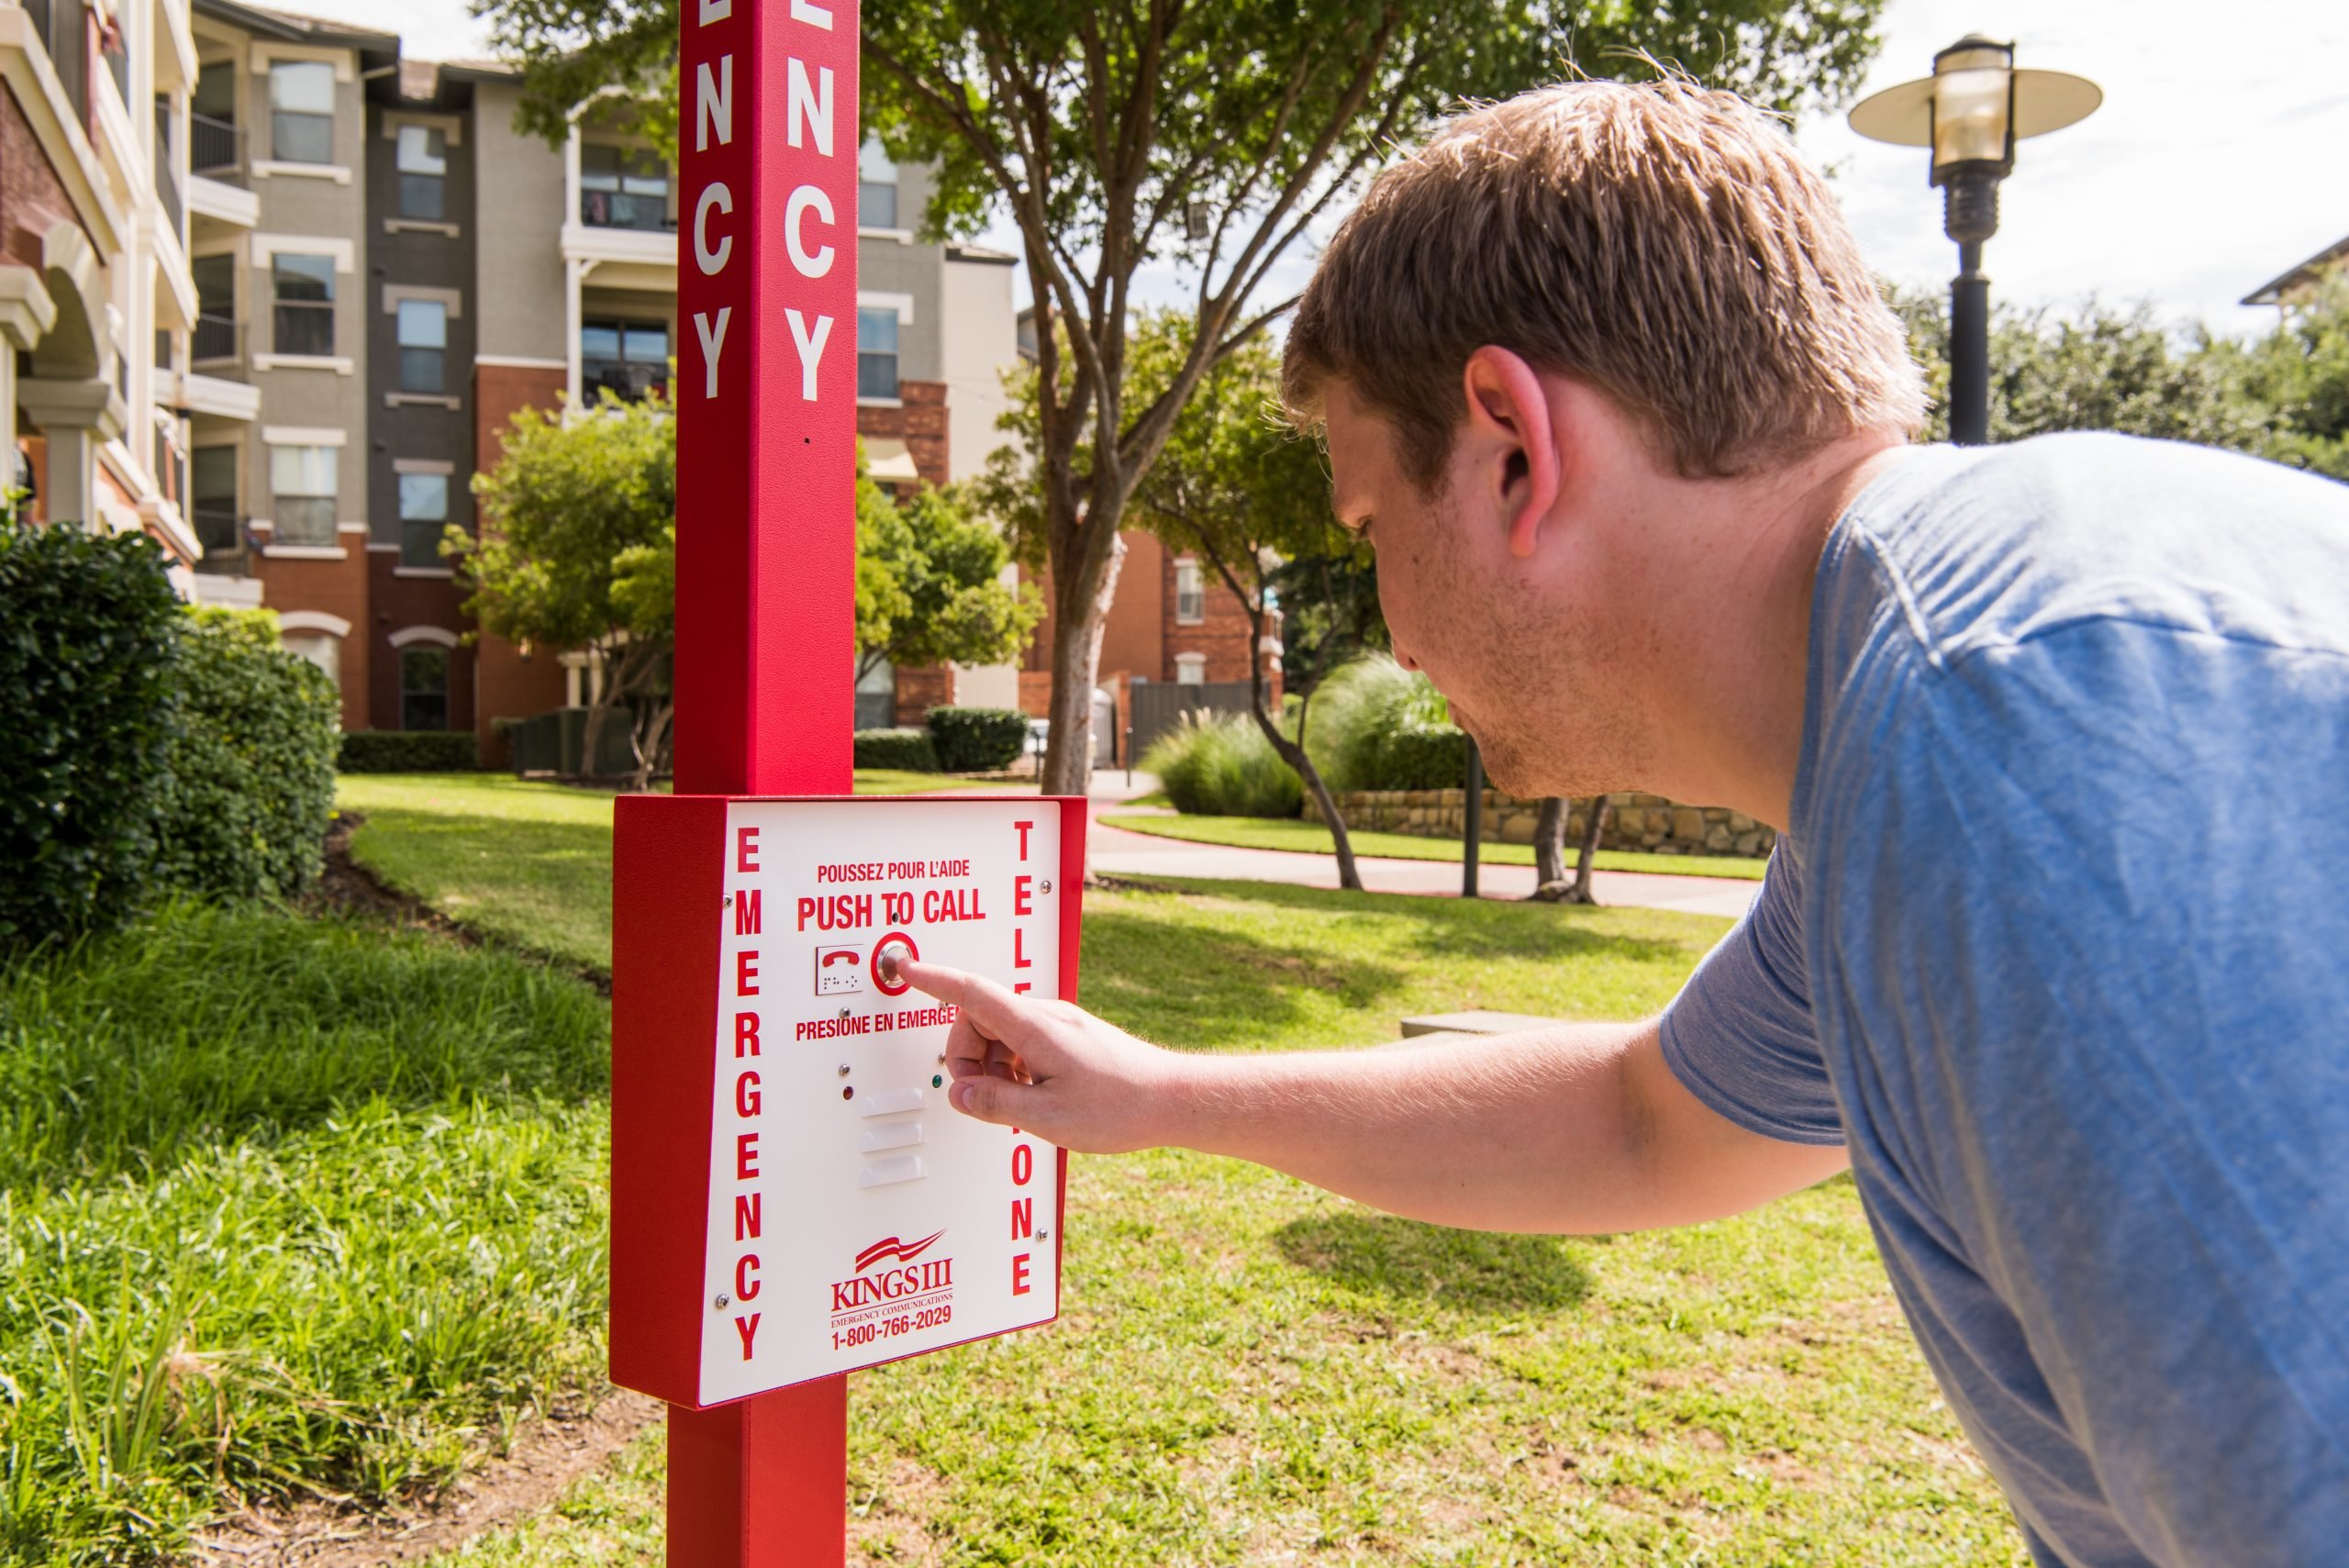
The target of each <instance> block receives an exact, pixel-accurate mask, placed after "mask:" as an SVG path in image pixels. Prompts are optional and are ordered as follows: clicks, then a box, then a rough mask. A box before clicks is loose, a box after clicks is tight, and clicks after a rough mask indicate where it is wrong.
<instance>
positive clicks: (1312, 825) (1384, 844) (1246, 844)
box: [1101, 812, 1765, 882]
mask: <svg viewBox="0 0 2349 1568" xmlns="http://www.w3.org/2000/svg"><path fill="white" fill-rule="evenodd" d="M1101 820H1102V821H1103V822H1104V823H1106V824H1108V826H1109V827H1112V828H1126V829H1128V830H1129V831H1131V832H1135V833H1155V834H1157V835H1159V836H1160V837H1161V838H1165V839H1186V840H1190V841H1191V842H1193V843H1195V844H1230V845H1234V846H1237V847H1238V848H1240V849H1243V850H1294V851H1304V852H1306V853H1308V854H1322V855H1330V854H1335V853H1336V852H1337V850H1336V847H1335V845H1334V844H1333V843H1332V842H1331V840H1330V829H1328V828H1324V827H1322V826H1321V825H1320V824H1319V823H1318V822H1301V821H1298V820H1296V819H1295V818H1286V819H1284V818H1277V817H1159V816H1153V815H1152V814H1150V813H1147V812H1121V813H1117V814H1114V815H1105V816H1104V817H1102V818H1101ZM1349 837H1350V838H1351V839H1352V840H1353V849H1354V853H1356V854H1358V855H1385V856H1388V857H1391V858H1393V859H1396V860H1405V861H1457V860H1458V859H1460V840H1457V839H1422V838H1420V837H1419V836H1418V835H1417V834H1412V833H1377V832H1371V831H1367V830H1357V831H1355V832H1353V833H1352V834H1350V835H1349ZM1477 859H1479V860H1482V861H1485V862H1488V863H1490V864H1493V865H1512V866H1530V865H1531V864H1532V863H1533V846H1532V845H1531V844H1486V846H1484V849H1483V851H1481V852H1480V853H1479V854H1478V856H1477ZM1592 863H1593V864H1594V865H1595V866H1597V867H1598V870H1600V871H1645V872H1661V873H1666V874H1669V875H1673V876H1729V877H1742V878H1744V879H1745V880H1747V881H1749V882H1759V881H1761V880H1762V868H1763V865H1764V864H1765V862H1761V861H1756V860H1746V859H1743V858H1742V857H1740V856H1736V855H1651V854H1642V853H1640V852H1638V851H1631V850H1601V851H1598V854H1597V855H1596V856H1595V857H1594V858H1593V861H1592ZM1566 865H1567V867H1568V868H1569V869H1570V870H1571V869H1572V867H1573V865H1574V856H1573V853H1572V852H1571V851H1569V852H1568V855H1567V858H1566Z"/></svg>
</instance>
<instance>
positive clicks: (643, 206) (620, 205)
mask: <svg viewBox="0 0 2349 1568" xmlns="http://www.w3.org/2000/svg"><path fill="white" fill-rule="evenodd" d="M579 221H580V222H581V223H584V224H585V225H586V226H587V227H588V228H632V229H635V230H637V231H638V232H640V233H645V234H671V235H674V234H675V233H676V232H677V226H676V223H675V222H674V220H673V219H671V217H669V192H668V187H667V185H666V184H665V183H664V184H663V185H662V189H661V190H660V191H658V192H632V191H595V190H583V191H581V192H580V193H579Z"/></svg>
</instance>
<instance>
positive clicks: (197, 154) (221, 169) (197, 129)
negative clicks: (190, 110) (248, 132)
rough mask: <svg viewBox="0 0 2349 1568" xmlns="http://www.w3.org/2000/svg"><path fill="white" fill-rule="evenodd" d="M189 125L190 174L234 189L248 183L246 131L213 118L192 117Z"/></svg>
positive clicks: (188, 119)
mask: <svg viewBox="0 0 2349 1568" xmlns="http://www.w3.org/2000/svg"><path fill="white" fill-rule="evenodd" d="M187 123H188V139H187V152H188V158H187V166H188V172H189V173H191V174H201V175H203V176H204V177H205V178H206V179H207V180H220V181H223V182H225V183H228V184H232V185H238V184H242V183H244V179H245V128H244V127H242V126H239V125H232V124H230V123H229V122H228V121H227V120H216V119H214V118H213V117H211V116H210V115H190V116H188V117H187Z"/></svg>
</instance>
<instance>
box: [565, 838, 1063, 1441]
mask: <svg viewBox="0 0 2349 1568" xmlns="http://www.w3.org/2000/svg"><path fill="white" fill-rule="evenodd" d="M613 860H614V864H613V872H614V874H613V879H612V880H613V887H614V889H615V893H614V909H613V973H614V980H615V984H614V987H613V1015H612V1191H613V1201H612V1314H611V1371H612V1378H613V1381H614V1382H616V1383H618V1384H620V1385H624V1386H626V1387H629V1388H635V1389H639V1390H640V1391H642V1392H644V1393H647V1394H651V1395H654V1396H658V1397H660V1398H662V1399H664V1400H667V1401H669V1402H670V1403H672V1404H674V1405H682V1406H685V1407H691V1408H703V1407H709V1406H713V1405H720V1404H724V1403H726V1402H728V1401H730V1400H736V1399H741V1398H744V1397H746V1396H751V1395H754V1394H760V1393H764V1392H767V1391H769V1390H772V1389H777V1388H783V1387H787V1386H789V1385H795V1384H799V1383H804V1382H807V1381H809V1380H811V1379H816V1378H820V1377H829V1376H832V1375H835V1374H837V1373H845V1372H850V1371H852V1370H854V1369H856V1368H859V1367H865V1366H872V1365H874V1364H876V1363H878V1362H886V1361H895V1360H897V1359H899V1358H901V1357H905V1356H911V1355H919V1354H922V1353H924V1352H925V1351H934V1350H941V1349H944V1348H945V1347H947V1346H949V1345H954V1344H960V1343H963V1342H964V1341H966V1340H975V1339H983V1338H985V1337H988V1336H990V1335H995V1334H1000V1333H1005V1332H1008V1331H1009V1330H1012V1329H1021V1328H1027V1327H1030V1326H1032V1325H1035V1324H1039V1323H1044V1322H1049V1321H1050V1320H1051V1319H1052V1318H1054V1317H1055V1316H1057V1315H1058V1312H1059V1303H1060V1255H1061V1245H1062V1229H1061V1221H1062V1213H1061V1210H1062V1196H1063V1187H1064V1184H1065V1173H1066V1156H1065V1154H1064V1153H1063V1151H1061V1150H1059V1149H1056V1148H1054V1147H1052V1145H1050V1144H1047V1143H1045V1142H1044V1141H1042V1140H1041V1139H1038V1138H1036V1137H1035V1136H1034V1135H1033V1134H1030V1133H1025V1132H1021V1131H1019V1130H1017V1129H1009V1128H1002V1127H996V1126H991V1125H988V1124H986V1123H983V1122H979V1121H974V1120H973V1119H972V1118H968V1117H965V1116H963V1115H962V1114H961V1113H959V1112H957V1111H955V1110H953V1109H952V1107H951V1106H949V1105H948V1103H947V1096H946V1087H947V1084H948V1082H949V1078H948V1075H947V1069H946V1062H945V1050H946V1039H947V1034H948V1032H949V1030H950V1029H951V1028H952V1024H953V1022H954V1018H955V1010H954V1008H952V1006H947V1005H945V1004H941V1003H940V1002H937V1001H935V1000H933V999H932V998H930V997H929V996H926V995H922V994H921V993H919V992H915V991H912V990H910V989H908V988H907V985H906V984H905V983H904V982H903V980H902V979H901V978H899V977H896V976H895V975H894V974H893V973H891V972H890V970H889V966H887V965H885V964H882V963H879V962H877V961H878V960H879V958H880V956H881V955H882V953H883V952H884V951H885V950H889V949H896V950H898V951H901V952H903V953H904V954H905V955H907V956H912V957H918V958H920V959H924V960H927V961H930V962H938V963H944V964H951V965H952V966H953V967H955V968H958V969H963V970H968V971H971V972H972V973H976V974H981V975H985V976H986V977H988V978H990V979H992V980H995V981H996V982H997V983H999V984H1002V985H1003V986H1004V987H1005V988H1006V989H1007V990H1010V991H1015V992H1024V993H1030V994H1032V995H1040V996H1059V997H1066V998H1070V999H1074V996H1075V994H1076V962H1077V930H1078V917H1079V913H1080V911H1079V901H1080V895H1081V889H1082V884H1083V881H1084V868H1085V801H1083V800H1081V799H1061V798H1045V797H1039V796H1035V795H1026V796H1014V797H1003V796H988V797H981V798H973V797H969V796H964V797H961V798H953V799H938V798H919V799H910V798H904V797H894V798H893V797H885V796H867V797H859V798H840V797H828V798H821V799H781V798H756V797H741V796H734V797H729V796H720V795H667V796H664V795H629V796H623V797H621V798H620V800H619V801H618V803H617V806H616V810H615V820H614V856H613Z"/></svg>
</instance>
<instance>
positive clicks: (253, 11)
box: [190, 0, 1018, 763]
mask: <svg viewBox="0 0 2349 1568" xmlns="http://www.w3.org/2000/svg"><path fill="white" fill-rule="evenodd" d="M193 3H194V6H195V20H194V47H195V59H196V69H195V72H194V73H193V74H194V79H195V85H194V88H193V96H194V103H195V117H194V119H193V122H192V131H193V140H194V146H195V168H194V169H193V170H192V176H193V177H192V179H191V181H190V187H191V196H190V206H191V208H192V209H193V211H194V213H195V229H194V231H193V234H192V237H191V242H190V244H191V249H192V250H193V252H194V256H195V261H194V274H193V276H194V287H195V295H197V296H198V304H199V306H200V308H198V309H196V310H195V311H193V312H192V315H193V316H194V317H195V321H196V328H195V339H196V341H195V346H194V350H193V354H194V358H193V361H192V365H191V369H192V372H193V373H194V374H195V378H196V379H198V380H200V381H202V382H203V383H204V385H203V386H202V387H201V388H199V389H198V390H199V392H200V394H201V395H200V396H195V397H192V398H191V401H190V410H191V415H192V418H193V425H194V432H193V441H194V453H193V462H192V469H193V473H194V479H193V481H192V483H193V484H194V495H195V506H194V516H195V529H196V532H197V534H198V535H199V536H200V537H201V542H202V553H201V558H200V559H199V560H198V561H197V562H196V563H195V564H196V573H197V576H196V584H197V587H196V591H197V593H198V595H200V596H201V597H204V598H206V599H208V600H218V601H221V602H227V603H237V604H262V605H266V606H269V607H271V608H273V609H274V610H276V611H277V612H278V614H279V617H280V624H281V626H282V627H283V628H284V633H285V637H286V640H287V642H288V645H289V646H292V647H295V648H296V649H298V650H299V651H302V652H303V653H305V654H306V656H308V657H310V658H311V659H313V660H314V661H315V662H317V663H318V664H319V665H320V666H321V667H322V668H324V669H326V670H327V671H328V673H331V674H333V675H334V676H335V677H336V679H337V680H338V682H339V683H340V687H341V690H342V695H343V723H344V727H345V728H351V729H454V730H466V729H470V730H473V732H474V733H475V734H476V736H477V737H478V738H479V740H480V742H481V747H482V752H483V755H484V760H485V761H487V762H492V763H495V762H498V761H501V760H502V757H503V752H504V747H503V742H502V739H501V738H500V737H499V735H498V734H497V732H496V729H495V720H496V719H498V718H501V717H513V718H519V717H528V716H529V715H531V714H534V713H538V712H542V711H544V710H545V709H548V708H551V707H556V706H565V705H576V704H578V703H581V702H584V701H585V700H587V699H588V698H589V697H590V696H592V695H593V692H594V686H595V682H596V678H597V673H598V672H597V670H596V666H595V661H594V659H593V658H592V657H591V656H589V655H587V654H584V653H581V652H577V651H560V650H548V649H530V648H526V647H517V646H515V645H513V644H510V643H507V642H506V641H504V640H503V639H497V638H495V637H491V636H487V635H483V636H480V637H478V638H475V637H473V636H472V635H470V634H471V633H472V632H473V629H474V628H473V626H472V624H471V622H470V620H469V619H468V617H466V616H465V615H464V613H463V608H462V594H461V593H460V592H459V590H458V588H457V585H456V584H455V583H454V582H453V581H452V579H451V573H450V571H449V569H448V567H447V565H446V564H445V562H443V561H442V559H441V557H440V550H439V545H440V538H441V535H442V532H443V530H444V529H445V528H447V527H448V526H450V525H451V524H454V525H456V526H458V527H460V528H467V529H471V528H474V527H476V526H477V519H476V517H475V516H474V511H473V495H472V488H471V479H472V476H473V474H474V473H477V472H479V471H481V470H483V469H485V468H489V467H493V466H495V463H496V462H497V461H498V459H499V457H500V456H501V455H502V451H503V433H504V432H505V431H506V429H507V428H508V425H509V422H510V420H511V418H512V417H513V415H514V414H515V413H516V412H517V411H518V410H520V409H522V408H525V407H555V406H562V405H563V404H564V403H565V402H566V401H568V402H572V403H576V404H580V405H592V404H593V403H594V402H595V401H596V397H597V396H598V395H599V394H600V393H601V392H603V391H609V392H611V393H612V394H614V395H617V396H619V397H622V398H640V397H643V396H645V395H647V394H648V393H650V392H651V391H652V390H653V389H655V388H664V387H665V385H666V383H667V380H668V376H669V364H670V361H671V360H672V358H674V356H675V354H676V353H677V342H678V337H677V182H676V179H675V178H674V170H672V169H671V168H670V167H669V166H668V165H667V164H666V163H664V162H663V161H662V160H661V158H660V157H659V156H658V155H657V154H656V153H655V152H654V151H653V150H651V148H650V147H648V146H646V145H644V144H643V143H642V142H641V141H640V140H639V139H634V138H631V137H630V136H629V135H628V134H627V133H626V132H624V131H623V130H622V129H620V128H618V125H617V124H616V123H615V118H614V117H612V116H610V115H608V114H606V113H604V112H603V107H604V106H603V105H602V104H601V103H600V102H598V103H590V104H589V105H587V106H585V107H584V109H583V111H582V112H581V113H580V114H579V115H578V116H577V117H575V120H574V123H573V128H572V131H571V134H570V135H569V137H568V138H567V139H565V141H564V143H563V145H562V147H560V148H554V147H550V146H549V145H548V144H547V143H546V142H544V141H543V140H540V139H537V138H535V137H527V136H524V135H522V134H520V133H518V131H516V129H515V128H514V119H515V113H516V110H517V108H518V106H519V102H520V85H519V83H518V80H517V79H516V77H515V76H514V74H513V73H512V72H510V71H509V70H508V69H507V68H506V67H504V66H502V65H499V64H497V63H495V62H484V61H457V62H449V63H435V62H430V61H407V60H403V59H402V58H401V56H400V51H399V42H398V39H396V38H395V37H394V36H392V35H390V34H385V33H377V32H373V31H369V30H366V29H362V28H351V27H348V26H345V25H341V24H335V23H328V22H322V21H315V20H311V19H308V18H305V17H295V16H291V15H287V14H284V13H280V12H276V11H271V10H262V9H259V8H256V7H252V6H243V5H240V4H237V3H235V0H193ZM863 172H864V195H863V209H864V210H863V212H862V213H861V215H860V238H859V252H860V264H861V266H862V267H863V272H862V273H861V279H860V294H859V299H858V306H859V309H858V356H857V379H858V394H859V395H858V423H859V428H860V430H861V431H863V434H864V436H865V438H866V450H867V454H868V457H869V458H870V460H871V462H872V464H873V468H874V473H875V476H876V477H878V478H880V479H881V480H883V482H884V483H886V484H896V485H910V484H923V483H930V484H935V483H941V482H944V481H946V480H949V479H954V478H960V477H963V476H964V475H967V474H969V473H974V472H976V470H977V469H978V468H979V467H980V466H981V465H982V464H983V463H984V462H985V456H986V453H987V452H988V451H989V450H993V448H994V446H995V444H996V443H997V442H998V441H1000V440H1001V439H1003V438H1002V436H1001V435H1000V433H999V432H997V431H996V429H995V428H994V424H995V418H996V414H997V413H998V412H999V411H1000V409H1001V407H1002V398H1003V395H1002V391H1001V385H1000V377H1001V373H1002V371H1003V370H1004V368H1006V367H1007V366H1008V365H1009V364H1011V363H1012V362H1014V360H1015V357H1016V352H1017V350H1016V324H1015V317H1014V312H1013V309H1012V305H1011V277H1010V272H1011V266H1010V263H1011V259H1010V258H1008V257H1001V256H996V255H992V254H989V253H986V252H983V251H977V250H969V249H967V248H963V247H954V246H939V245H924V244H921V243H919V242H918V241H917V239H915V236H914V234H913V232H912V223H913V219H914V217H915V215H916V214H918V211H919V209H920V205H921V203H922V202H923V201H924V200H925V199H926V197H927V190H926V188H925V185H924V183H923V181H924V179H925V176H924V174H923V172H922V171H920V170H918V169H908V170H898V169H896V168H894V167H892V166H891V165H890V164H889V163H888V162H887V161H886V160H885V159H884V158H882V157H881V156H880V155H879V152H878V150H877V149H868V150H867V152H866V155H865V159H864V167H863ZM869 684H871V685H873V686H874V687H875V688H876V689H874V690H871V691H867V692H863V693H861V694H860V706H861V707H862V706H867V705H871V706H883V707H885V709H886V710H887V711H888V712H889V713H890V714H891V715H894V714H895V713H896V712H898V711H902V710H904V709H906V708H907V707H908V706H911V707H912V708H913V709H914V710H915V713H916V717H918V710H919V709H920V708H925V707H927V706H931V705H933V704H936V703H940V702H947V701H964V702H1002V703H1005V704H1007V705H1008V703H1009V702H1010V701H1012V700H1014V699H1015V698H1016V694H1017V684H1018V674H1017V672H1016V671H1015V670H1013V669H1011V668H1010V667H1008V666H1007V667H1004V668H1003V669H1001V670H999V671H952V670H943V671H927V672H911V671H909V672H905V673H902V674H899V673H895V672H884V673H883V678H882V679H881V680H879V681H876V682H873V683H869ZM883 721H884V722H885V721H886V720H885V719H884V720H883Z"/></svg>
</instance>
